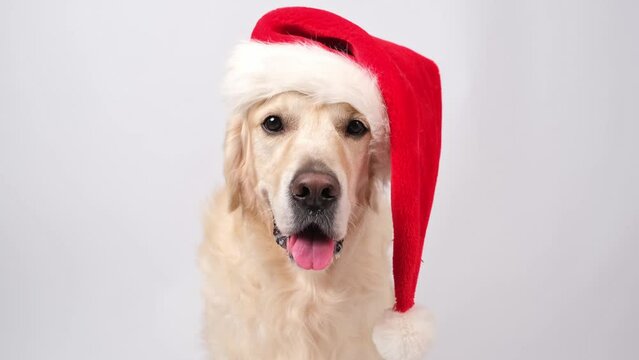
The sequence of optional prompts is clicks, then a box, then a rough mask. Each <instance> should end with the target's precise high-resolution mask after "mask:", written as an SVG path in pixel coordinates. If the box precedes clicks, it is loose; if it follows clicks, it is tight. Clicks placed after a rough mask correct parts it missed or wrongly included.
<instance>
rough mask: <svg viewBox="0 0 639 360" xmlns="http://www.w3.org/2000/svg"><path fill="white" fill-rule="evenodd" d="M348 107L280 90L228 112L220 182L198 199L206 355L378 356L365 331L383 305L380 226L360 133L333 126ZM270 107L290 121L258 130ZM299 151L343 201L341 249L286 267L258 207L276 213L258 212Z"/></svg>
mask: <svg viewBox="0 0 639 360" xmlns="http://www.w3.org/2000/svg"><path fill="white" fill-rule="evenodd" d="M349 108H350V107H349V106H347V105H344V104H342V105H331V106H328V105H317V104H316V102H315V101H309V99H308V97H306V96H302V95H300V94H284V95H281V96H277V97H275V98H274V99H270V100H268V101H266V102H264V103H260V104H257V105H255V106H253V107H252V108H251V109H247V110H245V111H240V112H238V113H236V114H235V116H234V118H233V120H232V122H231V124H230V125H229V130H228V133H227V141H226V145H225V146H226V150H225V151H226V162H227V163H226V166H225V167H226V176H227V184H228V185H227V186H226V187H225V188H224V189H222V190H221V191H220V192H219V193H218V194H217V195H216V196H215V197H214V198H213V199H212V201H211V202H210V207H209V209H208V211H207V213H206V215H205V224H206V236H205V240H204V242H203V243H202V245H201V247H200V253H199V259H200V267H201V269H202V272H203V274H204V302H205V320H204V340H205V343H206V346H207V348H208V350H209V352H210V354H211V358H213V359H379V358H380V355H379V354H378V352H377V350H376V348H375V345H374V343H373V340H372V335H373V327H374V326H375V324H376V323H377V322H378V321H380V320H381V318H382V316H383V313H384V310H386V309H388V308H390V307H392V305H393V294H392V281H391V268H390V257H389V247H390V239H391V238H392V224H391V216H390V210H389V204H388V196H387V195H386V194H385V192H384V191H383V190H382V189H381V186H379V185H380V181H381V180H380V179H383V178H385V177H386V176H385V175H384V174H377V173H375V172H376V171H378V169H379V167H375V166H374V162H375V161H376V160H375V154H374V153H373V152H372V150H371V143H372V142H371V139H370V138H364V139H361V140H360V141H354V140H352V139H345V138H344V137H343V136H342V135H341V134H340V130H339V129H341V128H340V127H341V126H343V125H342V122H343V121H342V120H343V118H344V116H345V115H344V114H347V113H349V112H352V109H351V110H348V109H349ZM278 111H283V112H286V114H288V115H289V118H295V119H297V120H296V121H295V122H292V123H290V124H287V125H288V126H289V127H290V128H291V129H294V131H293V130H291V133H290V134H288V135H286V136H280V137H267V136H266V135H264V134H263V131H262V129H261V128H260V127H259V121H260V119H262V118H263V116H264V114H266V113H271V112H278ZM336 130H337V131H336ZM307 135H308V136H307ZM311 135H312V136H311ZM264 152H268V154H267V155H268V156H266V155H265V154H264ZM337 155H339V156H337ZM260 156H261V157H260ZM304 158H314V159H320V160H322V161H325V162H326V163H327V164H329V166H331V168H332V169H334V170H335V172H336V173H337V174H338V177H340V183H342V185H343V186H344V189H345V190H344V191H345V193H344V194H343V196H344V197H346V199H347V201H348V202H349V206H348V207H347V208H345V209H347V210H348V212H349V213H341V214H340V216H341V217H343V219H342V220H344V219H345V220H346V223H347V224H348V229H347V231H346V234H345V239H344V248H343V251H342V253H341V256H340V257H339V258H338V259H336V260H335V261H334V263H333V264H332V265H331V266H330V267H329V268H328V269H326V270H323V271H308V270H302V269H300V268H298V267H297V266H296V265H295V264H294V263H293V262H291V261H290V260H289V259H288V257H287V256H286V253H285V251H284V250H283V249H281V248H280V247H278V246H277V245H276V244H275V241H274V238H273V235H272V231H273V225H272V221H271V219H272V218H271V215H270V212H269V211H270V210H272V211H273V212H274V213H279V218H282V219H286V218H287V215H286V212H287V211H288V209H287V208H286V207H285V206H279V207H275V208H271V209H269V208H270V207H271V204H272V203H274V202H276V201H275V200H276V199H277V198H278V196H280V195H279V193H281V192H282V189H281V187H283V186H285V185H286V181H288V180H286V181H283V180H282V179H283V178H286V174H288V173H290V169H291V168H294V167H295V166H297V164H300V163H301V161H302V160H303V159H304ZM377 161H379V159H378V160H377ZM340 174H341V175H340ZM238 194H239V198H238ZM362 194H366V195H367V197H369V198H367V199H366V200H364V197H363V196H362ZM276 218H278V216H277V214H276ZM289 218H290V216H289ZM278 221H279V220H278ZM282 221H285V220H282ZM278 226H279V223H278Z"/></svg>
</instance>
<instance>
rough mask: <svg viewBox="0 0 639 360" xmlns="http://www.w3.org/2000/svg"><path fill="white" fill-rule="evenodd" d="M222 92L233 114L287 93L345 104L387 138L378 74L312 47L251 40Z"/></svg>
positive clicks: (234, 60)
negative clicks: (295, 92) (355, 110)
mask: <svg viewBox="0 0 639 360" xmlns="http://www.w3.org/2000/svg"><path fill="white" fill-rule="evenodd" d="M223 89H224V93H225V96H226V98H227V100H228V101H229V102H230V105H231V106H232V107H233V109H234V111H241V110H244V109H246V108H247V107H249V106H250V105H252V104H254V103H256V102H258V101H260V100H263V99H268V98H270V97H272V96H274V95H277V94H279V93H283V92H287V91H297V92H301V93H303V94H306V95H308V96H311V97H312V98H314V99H315V100H317V101H318V102H322V103H338V102H346V103H349V104H351V105H352V106H353V107H354V108H355V109H357V111H359V112H361V113H362V114H363V115H364V116H365V117H366V120H367V121H368V122H369V125H370V127H371V132H372V135H373V138H374V139H381V138H383V137H384V136H387V134H388V120H387V116H386V109H385V106H384V101H383V98H382V94H381V92H380V90H379V87H378V85H377V79H376V77H375V75H374V74H372V73H371V72H370V71H369V70H368V69H365V68H363V67H362V66H360V65H359V64H357V63H356V62H355V61H353V60H351V59H349V58H348V56H347V55H345V54H344V55H341V54H338V53H335V52H332V51H329V50H327V49H325V48H322V47H320V46H317V45H313V44H310V43H263V42H258V41H248V42H243V43H241V44H239V45H237V46H236V47H235V50H234V51H233V54H232V55H231V58H230V59H229V62H228V69H227V75H226V79H225V80H224V88H223Z"/></svg>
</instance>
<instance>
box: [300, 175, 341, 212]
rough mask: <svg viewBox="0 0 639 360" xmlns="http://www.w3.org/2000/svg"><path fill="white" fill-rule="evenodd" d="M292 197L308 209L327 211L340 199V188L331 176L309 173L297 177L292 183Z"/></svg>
mask: <svg viewBox="0 0 639 360" xmlns="http://www.w3.org/2000/svg"><path fill="white" fill-rule="evenodd" d="M291 195H292V197H293V199H295V201H296V202H298V203H299V204H300V205H302V206H304V207H306V208H308V209H325V208H328V207H329V206H331V205H332V204H333V203H335V200H337V199H338V198H339V195H340V187H339V183H338V182H337V179H336V178H335V176H333V175H331V174H327V173H324V172H316V171H307V172H302V173H299V174H297V175H296V176H295V178H294V179H293V181H292V182H291Z"/></svg>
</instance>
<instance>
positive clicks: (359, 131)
mask: <svg viewBox="0 0 639 360" xmlns="http://www.w3.org/2000/svg"><path fill="white" fill-rule="evenodd" d="M367 131H368V129H367V128H366V126H365V125H364V124H363V123H362V122H361V121H359V120H351V121H349V123H348V125H347V126H346V133H347V134H348V135H351V136H355V137H360V136H362V135H364V134H366V132H367Z"/></svg>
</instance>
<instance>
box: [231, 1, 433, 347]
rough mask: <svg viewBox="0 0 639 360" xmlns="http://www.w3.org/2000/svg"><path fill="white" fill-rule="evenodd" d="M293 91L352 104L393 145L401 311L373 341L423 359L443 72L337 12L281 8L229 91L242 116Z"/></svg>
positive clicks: (244, 51)
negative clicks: (424, 268) (425, 252)
mask: <svg viewBox="0 0 639 360" xmlns="http://www.w3.org/2000/svg"><path fill="white" fill-rule="evenodd" d="M286 91H297V92H301V93H304V94H307V95H309V96H311V97H313V98H315V99H317V100H318V101H322V102H327V103H335V102H347V103H350V104H351V105H352V106H353V107H354V108H356V109H357V110H358V111H359V112H361V113H362V114H363V115H364V116H365V117H366V119H367V120H368V122H369V124H370V126H371V133H372V137H373V141H385V139H386V137H388V136H390V170H391V171H390V172H391V176H390V179H391V208H392V214H393V215H392V216H393V228H394V239H393V276H394V280H395V300H396V302H395V306H394V308H393V309H389V311H387V313H386V314H384V316H383V317H382V318H381V322H380V323H379V324H377V326H376V327H375V329H374V331H373V340H374V342H375V344H376V346H377V348H378V350H379V352H380V354H381V355H382V357H384V358H385V359H419V358H420V357H421V356H422V355H423V352H425V348H426V346H427V344H428V342H429V340H430V327H429V326H428V324H429V318H428V315H427V312H426V311H425V310H423V309H417V308H415V307H414V306H413V305H414V297H415V287H416V285H417V277H418V274H419V268H420V265H421V262H422V261H421V256H422V248H423V245H424V237H425V234H426V227H427V225H428V218H429V216H430V210H431V205H432V202H433V193H434V190H435V182H436V178H437V170H438V164H439V153H440V138H441V88H440V81H439V72H438V69H437V66H436V65H435V64H434V63H433V62H432V61H430V60H429V59H427V58H425V57H423V56H421V55H419V54H417V53H416V52H414V51H412V50H410V49H407V48H405V47H402V46H399V45H396V44H393V43H390V42H388V41H385V40H382V39H379V38H376V37H374V36H372V35H369V34H368V33H366V32H365V31H364V30H363V29H361V28H360V27H358V26H357V25H355V24H353V23H351V22H350V21H348V20H346V19H344V18H341V17H339V16H337V15H335V14H332V13H330V12H327V11H323V10H317V9H311V8H303V7H290V8H281V9H277V10H274V11H271V12H269V13H267V14H266V15H264V16H263V17H262V18H261V19H260V20H259V21H258V22H257V25H256V26H255V29H254V30H253V34H252V36H251V41H249V42H245V43H242V44H240V45H238V46H237V47H236V49H235V51H234V53H233V55H232V57H231V59H230V61H229V69H228V74H227V78H226V80H225V92H226V95H227V97H228V100H229V101H230V102H231V105H232V106H234V107H235V108H236V109H241V108H243V107H248V106H249V105H251V104H253V103H255V102H256V101H259V100H261V99H266V98H269V97H272V96H274V95H276V94H278V93H282V92H286ZM389 130H390V131H389Z"/></svg>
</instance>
